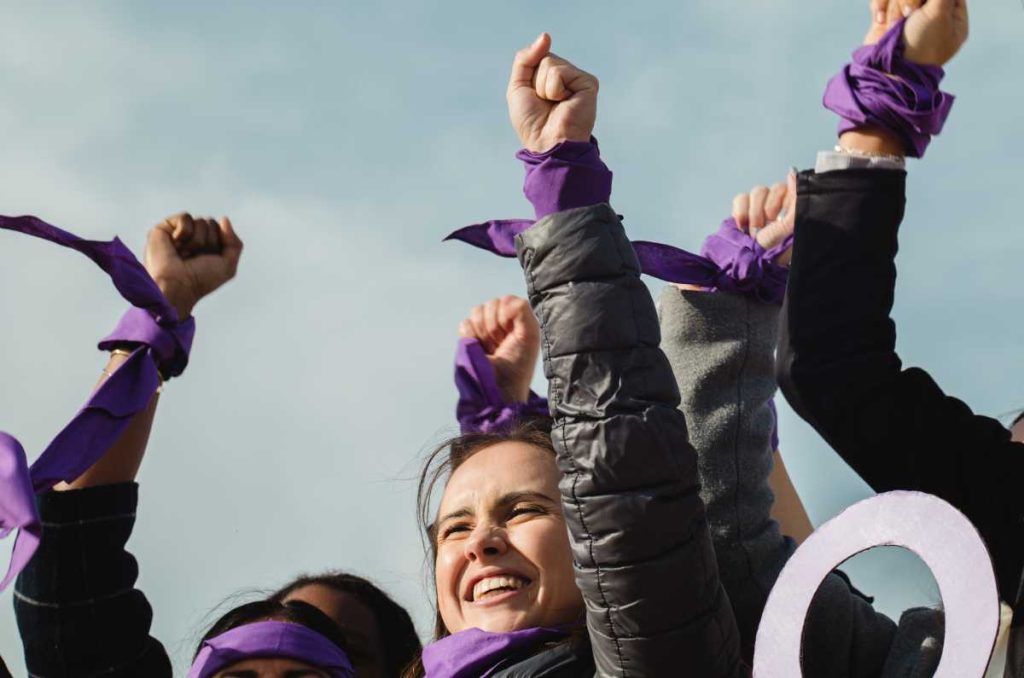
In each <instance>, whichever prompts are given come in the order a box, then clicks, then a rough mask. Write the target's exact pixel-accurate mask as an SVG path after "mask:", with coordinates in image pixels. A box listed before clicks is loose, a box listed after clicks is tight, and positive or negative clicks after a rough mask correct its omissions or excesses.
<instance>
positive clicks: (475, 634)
mask: <svg viewBox="0 0 1024 678" xmlns="http://www.w3.org/2000/svg"><path fill="white" fill-rule="evenodd" d="M568 635H569V630H568V629H547V628H534V629H523V630H522V631H512V632H510V633H490V632H488V631H481V630H480V629H467V630H465V631H460V632H458V633H453V634H452V635H450V636H446V637H444V638H442V639H441V640H437V641H434V642H433V643H430V644H429V645H427V646H426V647H424V648H423V655H422V658H423V668H424V670H425V672H426V678H478V677H479V678H484V677H486V676H489V675H491V673H492V672H493V671H494V670H495V669H497V668H501V663H502V662H503V661H504V660H505V659H506V658H508V657H509V656H511V655H515V654H518V653H520V652H526V651H527V650H529V649H531V648H535V647H537V646H539V645H541V644H543V643H546V642H549V641H552V640H561V639H563V638H565V637H566V636H568Z"/></svg>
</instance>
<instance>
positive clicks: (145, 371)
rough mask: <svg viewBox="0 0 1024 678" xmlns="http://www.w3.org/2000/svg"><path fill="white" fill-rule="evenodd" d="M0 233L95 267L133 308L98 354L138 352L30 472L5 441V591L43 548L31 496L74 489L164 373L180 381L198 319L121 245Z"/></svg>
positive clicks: (0, 494)
mask: <svg viewBox="0 0 1024 678" xmlns="http://www.w3.org/2000/svg"><path fill="white" fill-rule="evenodd" d="M0 228H3V229H7V230H11V231H17V232H19V233H25V234H26V235H31V236H34V237H37V238H42V239H43V240H49V241H50V242H53V243H56V244H58V245H61V246H63V247H68V248H70V249H73V250H76V251H78V252H81V253H82V254H84V255H86V256H87V257H89V258H90V259H92V260H93V261H94V262H96V264H97V265H98V266H99V267H100V268H102V269H103V270H104V271H106V272H107V274H108V275H109V276H110V278H111V280H112V281H113V283H114V286H115V287H116V288H117V290H118V292H120V293H121V296H122V297H124V298H125V299H126V300H127V301H128V302H129V303H131V304H132V305H133V307H134V308H132V309H130V310H129V311H128V312H127V313H126V314H125V316H124V317H123V318H122V319H121V322H120V323H119V324H118V326H117V328H116V329H115V330H114V333H113V334H111V335H110V336H109V337H107V338H106V339H104V340H103V341H102V342H101V343H100V348H101V349H105V348H110V347H111V346H112V345H113V344H128V345H134V346H135V349H134V351H133V352H132V354H131V356H130V357H129V358H128V359H127V360H125V362H124V363H122V364H121V365H120V366H119V367H118V368H117V370H115V371H114V373H113V374H112V375H111V376H110V377H109V378H108V379H107V380H106V381H104V382H103V384H101V385H100V387H99V388H98V389H96V391H95V392H94V393H93V394H92V396H91V397H90V398H89V400H88V401H87V402H86V403H85V405H84V406H83V407H82V409H81V410H80V411H79V412H78V414H76V415H75V417H74V418H73V419H72V420H71V421H70V422H69V423H68V425H67V426H66V427H64V429H63V430H62V431H61V432H60V433H58V434H57V437H56V438H54V439H53V441H52V442H51V443H50V444H49V446H47V448H46V449H45V450H44V451H43V453H42V454H41V455H39V458H38V459H36V461H35V463H34V464H32V466H31V467H28V465H27V461H26V456H25V451H24V449H22V447H21V445H20V444H18V441H17V440H15V439H14V438H13V437H11V436H9V435H6V434H0V538H3V537H6V536H7V535H8V534H10V533H11V532H12V531H14V530H18V537H17V539H16V540H15V544H14V554H13V555H12V556H11V562H10V568H9V570H8V572H7V576H6V577H4V579H3V581H0V590H3V589H4V588H5V587H6V586H7V585H8V584H9V583H10V582H11V580H12V579H13V578H14V577H16V576H17V575H18V573H19V572H21V570H22V569H24V567H25V566H26V565H27V564H28V562H29V560H30V559H31V558H32V555H33V554H34V553H35V550H36V548H37V547H38V545H39V537H40V534H41V531H42V528H41V525H40V524H39V515H38V513H37V512H36V505H35V498H34V496H33V495H34V494H40V493H42V492H45V491H47V490H49V489H50V488H52V487H53V486H54V485H56V484H57V483H59V482H61V481H67V482H71V481H73V480H74V479H75V478H77V477H79V476H80V475H82V474H83V473H84V472H85V471H86V470H88V469H89V467H91V466H92V465H93V464H95V463H96V462H97V461H98V460H99V459H100V457H102V456H103V455H104V454H105V453H106V451H107V450H108V449H110V446H111V445H113V444H114V442H115V441H116V440H117V439H118V438H119V437H120V435H121V433H122V432H123V431H124V429H125V427H126V426H127V425H128V423H129V422H130V421H131V419H132V417H134V416H135V415H136V414H138V413H139V412H141V411H142V410H143V409H145V408H146V406H147V405H148V404H149V401H150V399H151V398H152V397H153V393H154V392H155V391H156V389H157V387H158V386H159V385H160V375H159V373H158V371H157V370H158V367H157V366H158V365H159V367H160V370H162V371H163V374H164V376H166V377H172V376H177V375H179V374H181V372H182V370H184V369H185V365H186V364H187V363H188V352H189V349H190V348H191V345H192V336H193V334H194V333H195V322H194V321H193V320H192V318H189V319H187V320H185V321H184V322H178V315H177V312H176V311H175V310H174V307H173V306H171V305H170V303H169V302H168V301H167V299H166V298H164V295H163V294H162V293H161V292H160V288H158V287H157V285H156V283H155V282H153V279H152V278H150V277H149V274H148V273H147V272H146V269H145V268H143V266H142V264H140V263H139V261H138V260H137V259H136V258H135V257H134V255H132V253H131V252H130V251H129V250H128V248H126V247H125V246H124V244H123V243H122V242H121V241H120V240H118V239H117V238H115V239H114V240H111V241H110V242H101V241H94V240H83V239H82V238H79V237H78V236H76V235H74V234H72V233H68V232H67V231H63V230H61V229H59V228H57V227H56V226H51V225H50V224H47V223H46V222H43V221H40V220H39V219H36V218H35V217H27V216H26V217H4V216H0Z"/></svg>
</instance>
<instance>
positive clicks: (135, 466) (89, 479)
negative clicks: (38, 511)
mask: <svg viewBox="0 0 1024 678" xmlns="http://www.w3.org/2000/svg"><path fill="white" fill-rule="evenodd" d="M126 359H127V356H126V355H125V354H124V353H123V352H121V351H118V352H114V353H111V354H110V359H109V360H108V361H107V365H106V367H104V368H103V373H102V376H101V377H100V380H99V382H98V383H97V384H96V387H95V388H99V387H100V386H101V385H102V384H103V382H104V381H106V380H107V378H108V377H109V375H110V374H111V373H113V372H114V370H116V369H117V368H118V367H119V366H120V365H121V364H122V363H124V361H125V360H126ZM159 399H160V394H159V392H157V393H154V394H153V397H152V399H151V400H150V402H149V405H148V406H147V407H146V408H145V409H144V410H142V411H141V412H139V413H138V414H136V415H135V416H134V417H132V420H131V422H130V423H129V424H128V425H127V427H126V428H125V430H124V432H123V433H122V434H121V436H120V437H119V438H118V439H117V442H115V443H114V444H113V446H111V447H110V449H109V450H108V451H107V453H106V454H104V455H103V457H102V458H100V460H99V461H97V462H96V463H95V464H93V465H92V466H91V467H89V469H88V470H87V471H86V472H85V473H83V474H82V475H80V476H79V477H78V478H76V479H75V480H74V481H72V482H70V483H58V484H57V485H55V486H54V488H53V489H55V490H57V491H58V492H64V491H66V490H78V489H82V488H85V487H95V486H98V485H110V484H114V483H126V482H131V481H133V480H135V476H136V475H137V474H138V471H139V467H140V466H141V465H142V458H143V456H144V455H145V453H146V445H147V444H148V442H149V434H150V431H151V430H152V428H153V419H154V417H155V416H156V407H157V403H158V402H159Z"/></svg>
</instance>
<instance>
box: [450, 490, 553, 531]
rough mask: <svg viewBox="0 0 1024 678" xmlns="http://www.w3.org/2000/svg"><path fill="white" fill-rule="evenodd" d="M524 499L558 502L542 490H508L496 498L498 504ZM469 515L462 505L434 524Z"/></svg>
mask: <svg viewBox="0 0 1024 678" xmlns="http://www.w3.org/2000/svg"><path fill="white" fill-rule="evenodd" d="M524 500H525V501H529V500H533V501H546V502H548V503H549V504H557V503H558V502H557V501H555V500H554V499H552V498H551V497H549V496H547V495H546V494H544V493H543V492H508V493H506V494H503V495H502V496H501V498H500V499H498V506H508V505H509V504H515V503H516V502H520V501H524ZM471 515H473V511H471V510H470V509H469V507H468V506H464V507H462V508H460V509H457V510H455V511H452V512H451V513H447V514H445V515H444V516H442V517H441V518H439V519H438V521H437V523H436V524H437V525H441V524H443V523H445V522H446V521H449V520H452V519H454V518H468V517H469V516H471Z"/></svg>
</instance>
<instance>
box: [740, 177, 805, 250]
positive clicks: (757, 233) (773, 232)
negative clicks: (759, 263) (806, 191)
mask: <svg viewBox="0 0 1024 678" xmlns="http://www.w3.org/2000/svg"><path fill="white" fill-rule="evenodd" d="M732 218H733V219H734V220H735V221H736V225H737V226H739V228H740V230H743V231H746V232H748V233H749V234H750V235H751V237H753V238H754V239H755V240H757V244H759V245H760V246H761V247H763V248H764V249H766V250H770V249H771V248H773V247H775V246H776V245H778V244H779V243H781V242H782V241H783V240H785V239H786V237H787V236H789V235H790V234H791V233H793V229H794V227H795V226H796V173H795V172H790V173H789V177H788V178H787V179H786V181H785V182H779V183H777V184H775V185H774V186H772V187H771V188H768V187H767V186H755V187H754V188H753V189H752V190H751V191H750V192H749V193H740V194H739V195H737V196H736V197H735V198H734V199H733V201H732ZM792 259H793V248H792V247H790V248H789V249H787V250H786V251H785V252H783V253H782V254H780V255H779V257H778V259H776V260H775V263H777V264H779V265H781V266H789V262H790V261H791V260H792Z"/></svg>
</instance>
